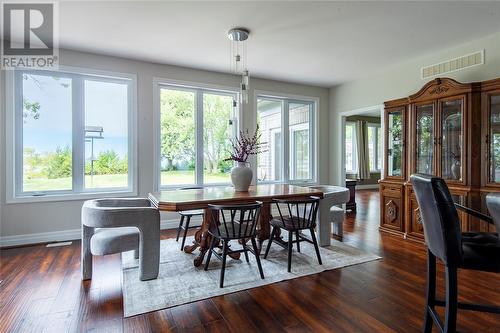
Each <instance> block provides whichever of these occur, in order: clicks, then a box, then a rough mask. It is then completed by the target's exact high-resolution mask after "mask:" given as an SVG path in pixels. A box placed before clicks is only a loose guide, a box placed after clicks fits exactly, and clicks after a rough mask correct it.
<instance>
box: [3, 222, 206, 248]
mask: <svg viewBox="0 0 500 333" xmlns="http://www.w3.org/2000/svg"><path fill="white" fill-rule="evenodd" d="M200 224H201V221H198V220H195V219H193V220H192V223H191V225H193V226H194V225H200ZM178 226H179V220H164V221H161V222H160V229H162V230H164V229H175V228H177V227H178ZM81 232H82V231H81V230H80V229H70V230H61V231H51V232H40V233H35V234H24V235H13V236H2V237H0V247H8V246H19V245H28V244H37V243H49V242H64V241H69V240H75V239H81Z"/></svg>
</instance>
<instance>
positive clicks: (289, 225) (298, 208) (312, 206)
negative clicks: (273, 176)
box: [264, 197, 323, 272]
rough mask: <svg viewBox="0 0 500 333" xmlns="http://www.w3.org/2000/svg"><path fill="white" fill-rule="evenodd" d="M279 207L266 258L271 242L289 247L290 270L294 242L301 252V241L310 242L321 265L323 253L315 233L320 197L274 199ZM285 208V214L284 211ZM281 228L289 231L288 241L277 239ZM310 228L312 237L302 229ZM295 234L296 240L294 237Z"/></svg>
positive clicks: (272, 223) (273, 223)
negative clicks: (308, 236)
mask: <svg viewBox="0 0 500 333" xmlns="http://www.w3.org/2000/svg"><path fill="white" fill-rule="evenodd" d="M273 201H274V203H275V204H276V206H277V207H278V212H279V215H280V216H279V218H274V219H272V220H271V226H272V227H273V230H272V231H271V236H270V237H269V242H268V243H267V248H266V253H265V254H264V259H266V258H267V255H268V254H269V250H270V249H271V244H272V243H273V242H274V243H276V244H278V245H280V246H282V247H284V248H287V249H288V271H289V272H290V271H291V269H292V248H293V243H296V244H297V251H298V252H300V242H304V241H305V242H309V243H312V244H313V245H314V249H315V250H316V256H317V257H318V262H319V264H320V265H322V264H323V263H322V262H321V255H320V253H319V247H318V241H317V239H316V235H315V233H314V228H315V227H316V216H317V214H318V206H319V198H317V197H311V198H309V199H274V200H273ZM282 208H284V214H285V215H283V212H282ZM280 229H284V230H286V231H287V232H288V242H286V243H283V242H282V241H280V240H278V239H276V236H278V233H279V231H280ZM302 230H309V231H310V232H311V239H309V238H307V237H305V236H304V235H303V234H302V233H301V231H302ZM294 236H295V238H296V239H295V240H293V237H294Z"/></svg>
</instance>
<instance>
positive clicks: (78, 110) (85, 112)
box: [13, 70, 134, 196]
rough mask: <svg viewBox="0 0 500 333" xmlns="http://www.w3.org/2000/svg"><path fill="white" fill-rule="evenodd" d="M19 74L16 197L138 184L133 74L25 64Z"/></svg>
mask: <svg viewBox="0 0 500 333" xmlns="http://www.w3.org/2000/svg"><path fill="white" fill-rule="evenodd" d="M13 80H14V108H13V109H14V117H13V123H14V130H13V137H14V146H15V149H14V156H15V157H14V160H15V162H14V165H13V166H14V172H13V174H14V188H15V191H14V192H15V195H16V196H43V195H48V194H72V193H88V192H96V191H124V190H125V191H130V190H131V189H132V187H133V186H132V185H133V184H132V183H133V177H132V163H131V157H132V156H131V155H132V154H133V149H132V147H133V140H132V135H131V134H130V133H132V132H131V131H130V120H131V119H132V118H131V116H132V105H131V95H132V93H133V91H132V88H133V84H134V79H133V78H132V77H121V76H117V77H114V76H101V75H90V74H83V73H74V72H62V71H61V72H50V71H28V70H19V71H16V72H15V73H14V74H13Z"/></svg>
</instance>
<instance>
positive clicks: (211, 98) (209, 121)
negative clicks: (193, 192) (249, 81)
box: [203, 93, 234, 184]
mask: <svg viewBox="0 0 500 333" xmlns="http://www.w3.org/2000/svg"><path fill="white" fill-rule="evenodd" d="M232 110H233V97H232V96H227V95H217V94H213V93H204V94H203V156H204V159H203V181H204V183H206V184H210V183H229V182H231V168H232V167H233V162H232V161H224V158H226V157H227V152H228V151H229V150H230V148H231V142H230V138H232V137H233V136H234V135H233V126H231V124H230V120H231V119H232Z"/></svg>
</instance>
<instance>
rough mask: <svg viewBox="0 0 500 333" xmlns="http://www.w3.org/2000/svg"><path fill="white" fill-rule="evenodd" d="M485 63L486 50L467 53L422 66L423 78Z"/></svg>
mask: <svg viewBox="0 0 500 333" xmlns="http://www.w3.org/2000/svg"><path fill="white" fill-rule="evenodd" d="M482 64H484V50H481V51H478V52H474V53H471V54H467V55H464V56H461V57H458V58H455V59H451V60H447V61H443V62H441V63H439V64H435V65H430V66H426V67H422V70H421V73H422V79H427V78H430V77H433V76H438V75H442V74H445V73H450V72H455V71H460V70H462V69H465V68H469V67H473V66H477V65H482Z"/></svg>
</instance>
